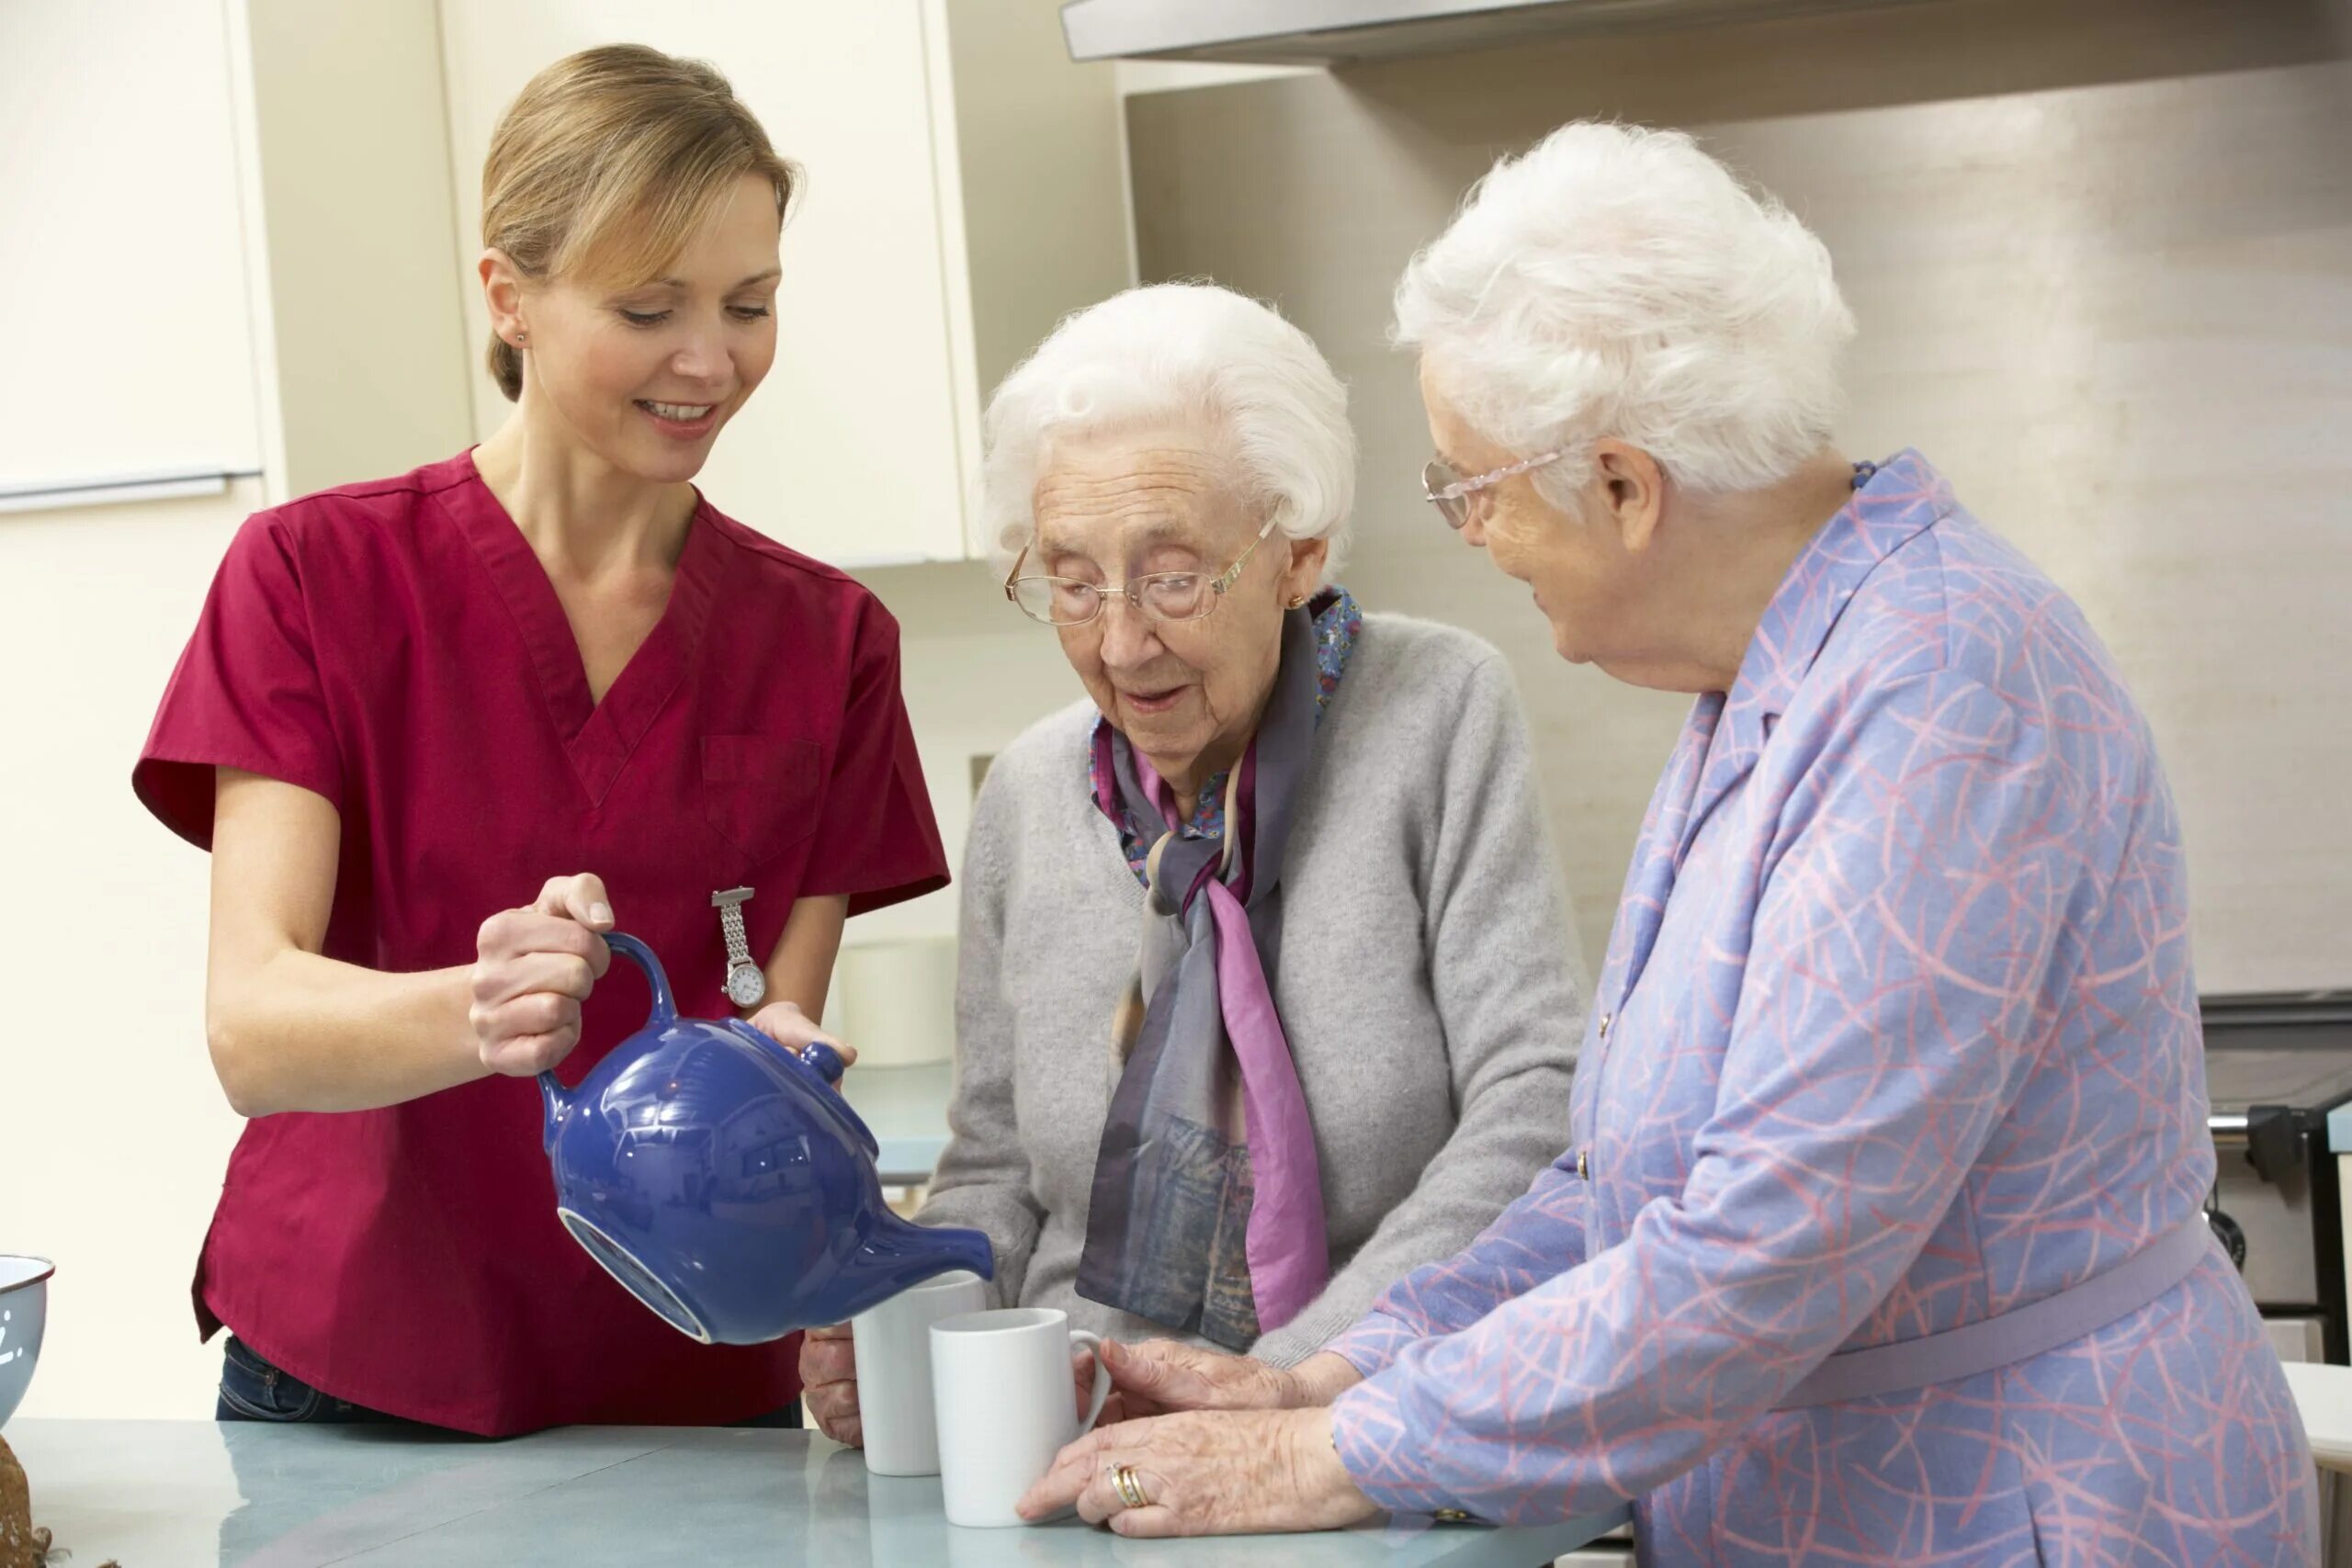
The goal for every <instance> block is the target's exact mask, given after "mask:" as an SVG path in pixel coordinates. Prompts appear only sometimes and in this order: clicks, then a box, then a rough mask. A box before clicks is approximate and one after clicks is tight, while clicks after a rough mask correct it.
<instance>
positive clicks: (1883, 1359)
mask: <svg viewBox="0 0 2352 1568" xmlns="http://www.w3.org/2000/svg"><path fill="white" fill-rule="evenodd" d="M2221 1256H2222V1254H2221V1252H2220V1250H2219V1248H2218V1247H2217V1246H2216V1245H2215V1243H2214V1240H2213V1233H2212V1230H2211V1228H2210V1227H2209V1226H2208V1225H2207V1224H2206V1223H2205V1215H2204V1213H2203V1212H2202V1211H2201V1210H2200V1211H2198V1212H2195V1213H2191V1214H2190V1215H2189V1216H2188V1219H2186V1220H2184V1221H2182V1222H2181V1223H2180V1224H2177V1225H2176V1226H2174V1227H2173V1228H2172V1229H2171V1230H2169V1231H2166V1232H2165V1234H2164V1235H2160V1236H2158V1237H2157V1238H2156V1239H2155V1240H2154V1241H2152V1242H2150V1243H2148V1245H2147V1246H2145V1247H2142V1248H2141V1249H2140V1250H2139V1251H2137V1252H2135V1253H2133V1254H2132V1255H2131V1257H2129V1258H2125V1259H2124V1260H2123V1261H2122V1262H2120V1263H2119V1264H2117V1265H2116V1266H2115V1267H2114V1268H2112V1269H2102V1270H2101V1271H2100V1272H2098V1273H2097V1274H2094V1275H2092V1276H2091V1277H2090V1278H2089V1279H2087V1280H2084V1281H2083V1282H2082V1283H2081V1284H2078V1285H2069V1286H2067V1287H2066V1288H2065V1289H2064V1290H2063V1291H2060V1292H2057V1293H2056V1294H2054V1295H2047V1296H2043V1297H2042V1298H2041V1300H2039V1301H2033V1302H2028V1303H2026V1304H2025V1305H2023V1306H2021V1307H2017V1308H2014V1309H2012V1310H2011V1311H2008V1312H2005V1313H2002V1314H1998V1315H1997V1316H1994V1317H1988V1318H1983V1319H1980V1320H1979V1321H1977V1322H1975V1323H1970V1324H1963V1325H1961V1326H1960V1327H1958V1328H1948V1329H1945V1330H1944V1331H1943V1332H1941V1333H1939V1334H1923V1335H1921V1336H1919V1337H1917V1338H1916V1339H1898V1340H1896V1341H1895V1342H1894V1343H1893V1344H1891V1345H1871V1346H1867V1347H1865V1348H1862V1349H1860V1350H1843V1351H1840V1352H1838V1354H1836V1355H1834V1356H1832V1357H1830V1358H1829V1359H1827V1360H1826V1361H1824V1362H1822V1363H1821V1365H1820V1366H1818V1367H1816V1368H1815V1369H1814V1370H1813V1371H1812V1372H1811V1373H1809V1374H1808V1375H1807V1376H1806V1377H1805V1378H1804V1381H1803V1382H1799V1383H1798V1384H1797V1386H1796V1387H1795V1388H1794V1389H1792V1390H1791V1391H1790V1393H1789V1396H1788V1397H1787V1398H1786V1399H1783V1400H1781V1403H1780V1404H1776V1405H1774V1406H1773V1408H1774V1409H1775V1410H1804V1409H1806V1408H1808V1407H1810V1406H1813V1405H1816V1404H1836V1403H1837V1402H1838V1401H1840V1400H1847V1399H1872V1398H1876V1397H1877V1396H1878V1395H1880V1394H1884V1393H1902V1392H1904V1391H1905V1390H1906V1389H1914V1388H1925V1387H1927V1386H1928V1384H1929V1383H1939V1382H1957V1381H1958V1380H1960V1379H1962V1378H1972V1377H1974V1376H1976V1375H1977V1374H1978V1373H1979V1372H1989V1371H1997V1370H1998V1369H2000V1368H2002V1367H2007V1366H2010V1365H2013V1364H2015V1363H2016V1362H2018V1361H2023V1360H2029V1359H2032V1358H2033V1357H2035V1356H2039V1355H2041V1354H2042V1353H2043V1352H2045V1351H2049V1350H2055V1349H2056V1348H2059V1347H2060V1346H2061V1345H2065V1344H2069V1343H2071V1342H2072V1341H2074V1340H2076V1339H2080V1338H2081V1337H2083V1336H2084V1335H2086V1334H2089V1333H2092V1332H2093V1331H2095V1330H2097V1329H2101V1328H2105V1327H2106V1326H2107V1325H2109V1324H2110V1323H2113V1322H2115V1321H2116V1320H2117V1319H2118V1318H2120V1317H2124V1316H2127V1315H2129V1314H2131V1313H2135V1312H2137V1311H2139V1310H2140V1309H2141V1308H2142V1307H2143V1306H2146V1305H2147V1304H2148V1303H2150V1302H2153V1301H2154V1300H2155V1299H2156V1298H2157V1297H2158V1296H2161V1295H2163V1294H2164V1293H2165V1292H2166V1291H2169V1290H2171V1289H2172V1288H2173V1287H2174V1286H2175V1285H2177V1284H2179V1283H2180V1282H2181V1281H2182V1280H2186V1279H2187V1278H2188V1274H2189V1270H2191V1269H2195V1268H2196V1267H2197V1265H2198V1264H2199V1263H2200V1262H2202V1261H2204V1260H2205V1258H2208V1257H2212V1258H2219V1257H2221Z"/></svg>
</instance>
